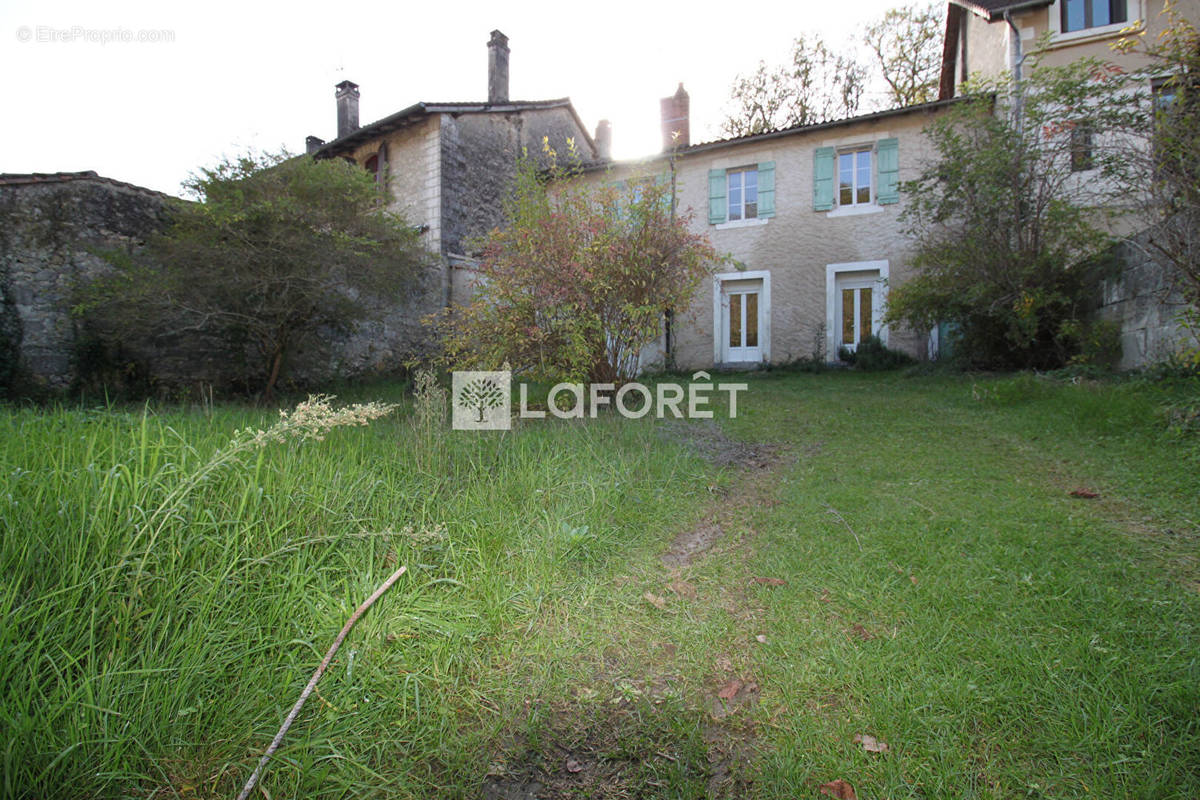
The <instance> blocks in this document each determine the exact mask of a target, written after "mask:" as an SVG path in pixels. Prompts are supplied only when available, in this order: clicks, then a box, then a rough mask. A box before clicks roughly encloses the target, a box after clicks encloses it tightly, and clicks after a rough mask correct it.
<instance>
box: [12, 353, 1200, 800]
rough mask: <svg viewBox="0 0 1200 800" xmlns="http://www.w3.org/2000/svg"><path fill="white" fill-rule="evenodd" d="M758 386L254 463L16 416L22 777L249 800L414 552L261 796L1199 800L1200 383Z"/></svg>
mask: <svg viewBox="0 0 1200 800" xmlns="http://www.w3.org/2000/svg"><path fill="white" fill-rule="evenodd" d="M749 383H750V387H749V390H748V391H746V392H744V393H743V394H741V396H740V397H739V398H738V410H739V412H740V413H739V417H738V418H737V419H735V420H720V421H719V425H718V424H708V423H673V424H662V423H656V422H654V421H652V420H641V421H629V420H623V419H619V418H614V417H612V416H611V415H610V416H607V417H602V418H601V419H598V420H587V421H555V420H551V421H530V422H527V423H525V424H524V425H522V426H521V427H520V428H519V429H518V430H516V431H514V432H512V433H510V434H503V435H501V434H493V433H488V434H483V433H466V432H462V433H454V432H449V431H444V432H441V431H439V432H430V431H428V430H423V429H422V428H421V427H420V426H419V425H416V424H414V420H413V414H412V412H411V409H410V403H409V401H408V400H406V399H404V398H403V397H402V394H401V387H380V388H376V389H372V390H370V391H367V390H363V391H361V392H360V394H361V395H362V397H361V398H357V399H377V398H378V399H383V400H388V399H392V400H395V401H398V402H401V404H402V408H401V409H400V410H399V411H397V412H395V413H393V414H392V415H390V416H389V417H386V418H384V419H383V420H380V421H377V422H374V423H372V424H371V425H369V426H367V427H354V428H344V429H339V430H335V431H332V432H331V433H329V435H328V436H327V437H326V438H325V440H324V441H307V442H300V441H296V440H292V441H288V442H285V443H275V444H269V445H267V446H265V447H263V448H251V447H244V448H243V449H240V450H231V449H230V448H229V447H228V446H227V445H228V443H229V441H230V439H231V437H232V435H233V433H234V431H235V430H236V429H238V428H243V427H246V426H254V427H265V426H266V425H269V424H270V423H271V422H272V417H271V415H269V414H266V413H264V412H262V411H260V410H256V409H250V408H242V407H237V406H226V407H218V408H217V409H215V410H207V411H206V410H203V409H190V410H189V409H161V410H153V411H150V412H148V413H142V411H141V410H134V411H132V412H127V411H113V410H82V409H63V410H49V411H47V410H29V409H20V408H12V407H10V408H7V409H0V530H2V532H3V536H2V539H0V686H2V687H3V692H2V693H0V787H2V788H0V792H2V794H3V796H4V797H6V798H16V797H31V798H33V797H36V798H50V797H136V798H150V797H154V798H171V797H173V798H208V797H232V796H234V795H235V794H236V793H237V791H238V789H240V787H241V785H242V783H243V782H244V781H245V779H246V778H247V777H248V775H249V773H250V771H251V769H252V768H253V765H254V763H255V762H256V761H257V759H258V757H259V756H260V755H261V753H262V751H263V750H264V748H265V747H266V745H267V744H268V742H269V741H270V739H271V737H272V736H273V735H274V733H275V731H276V729H277V728H278V727H279V725H280V723H281V722H282V720H283V717H284V716H285V715H286V714H287V712H288V710H289V709H290V707H291V705H292V703H293V702H294V701H295V699H296V697H297V696H298V694H299V692H300V690H301V688H302V687H303V686H304V684H305V682H306V681H307V680H308V677H309V675H310V673H311V672H312V670H313V669H314V668H315V667H316V665H317V664H318V663H319V662H320V660H321V657H322V656H323V654H324V652H325V649H326V648H327V647H328V646H329V644H330V642H331V641H332V640H333V637H334V636H335V635H336V633H337V631H338V630H339V629H340V628H341V626H342V624H343V623H344V622H345V620H346V618H347V617H348V616H349V615H350V613H351V612H352V611H353V609H354V608H355V607H356V606H357V605H358V603H359V602H361V601H362V600H363V599H364V598H365V597H366V596H367V595H369V594H370V593H371V591H372V590H373V589H374V588H375V587H376V586H377V585H378V584H379V583H380V582H381V581H382V580H383V578H384V577H386V576H387V575H388V574H389V573H391V572H392V571H393V570H394V569H395V568H396V566H397V565H400V564H403V565H407V566H408V568H409V572H408V573H407V574H406V575H405V576H404V577H402V578H401V579H400V581H399V582H398V583H397V584H396V585H395V586H394V587H393V588H392V589H391V590H390V591H389V592H388V593H387V594H386V595H384V596H383V598H382V599H381V600H380V601H379V602H378V604H377V605H376V606H375V607H374V608H373V609H372V610H371V611H370V612H368V614H367V615H366V616H365V617H364V618H363V619H362V621H361V622H359V623H358V625H357V627H356V628H355V629H354V630H353V632H352V633H351V634H350V636H349V638H348V639H347V640H346V642H345V644H344V645H343V646H342V649H341V650H340V651H339V653H338V655H337V657H336V658H335V660H334V662H333V664H332V666H331V667H330V670H329V672H328V673H327V674H326V675H325V677H324V678H323V680H322V682H321V684H320V685H319V690H318V693H316V694H314V695H313V696H312V697H311V698H310V699H309V702H308V704H307V705H306V706H305V709H304V711H303V713H302V714H301V715H300V717H299V719H298V720H297V722H296V723H295V725H294V726H293V727H292V729H291V731H290V733H289V734H288V737H287V738H286V739H285V741H284V744H283V747H282V748H281V749H280V750H279V751H278V752H277V754H276V757H275V758H274V759H273V761H272V762H271V763H270V765H269V767H268V769H267V771H266V773H265V775H264V778H263V781H262V787H263V791H262V792H259V791H258V790H256V796H261V797H264V798H268V800H269V799H270V798H282V797H305V798H310V797H402V798H404V797H411V798H430V797H461V798H488V799H489V800H515V798H535V797H596V798H617V797H673V798H704V797H761V798H808V797H811V798H818V797H823V796H824V795H822V794H821V793H820V791H821V787H822V785H826V784H830V783H831V782H833V781H836V780H841V781H844V782H845V783H846V784H849V785H852V786H853V788H854V791H855V793H856V795H857V797H859V798H908V797H913V798H934V797H946V798H964V797H965V798H976V797H978V798H1011V797H1046V798H1051V797H1053V798H1066V797H1097V798H1113V797H1144V798H1156V799H1157V798H1195V797H1200V563H1198V561H1197V556H1198V555H1200V435H1198V434H1197V433H1196V432H1195V430H1194V429H1193V430H1191V431H1190V432H1188V431H1185V430H1180V428H1179V426H1178V425H1176V426H1173V427H1172V426H1169V425H1168V419H1169V415H1167V414H1166V413H1164V410H1163V409H1164V408H1168V407H1172V406H1174V407H1177V408H1178V407H1180V406H1183V407H1190V408H1192V409H1193V410H1194V409H1195V408H1196V407H1197V404H1198V403H1200V389H1198V388H1197V386H1196V384H1195V383H1192V384H1190V385H1189V384H1174V385H1166V384H1153V383H1148V382H1134V381H1130V382H1121V383H1104V384H1097V383H1089V382H1084V383H1082V384H1079V385H1072V384H1069V383H1064V382H1053V381H1049V380H1047V379H1043V378H1034V377H1031V376H1016V377H944V376H926V377H910V376H905V375H901V374H894V373H893V374H887V375H860V374H851V373H846V374H822V375H797V374H785V373H768V374H765V375H761V376H757V377H754V378H750V379H749ZM1176 418H1179V415H1176ZM1193 425H1194V423H1193ZM1072 493H1074V495H1073V494H1072ZM1077 495H1084V496H1077ZM1091 495H1095V496H1091ZM856 737H857V740H856ZM862 737H867V738H865V739H864V738H862ZM884 745H886V750H885V751H883V752H874V750H884ZM869 748H871V749H869ZM829 791H834V790H833V789H829Z"/></svg>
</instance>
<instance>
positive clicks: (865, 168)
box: [813, 137, 900, 214]
mask: <svg viewBox="0 0 1200 800" xmlns="http://www.w3.org/2000/svg"><path fill="white" fill-rule="evenodd" d="M899 202H900V140H899V139H897V138H894V137H893V138H888V139H880V140H878V141H877V142H875V143H873V144H860V145H856V146H854V147H846V148H842V149H841V150H839V149H837V148H835V147H818V148H816V149H815V150H813V211H831V212H835V214H836V212H838V211H841V210H843V209H848V210H847V211H846V212H845V213H848V214H859V213H871V212H874V211H880V210H882V209H881V208H880V207H881V206H886V205H891V204H893V203H899Z"/></svg>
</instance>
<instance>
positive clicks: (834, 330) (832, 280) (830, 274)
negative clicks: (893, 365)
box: [825, 260, 890, 363]
mask: <svg viewBox="0 0 1200 800" xmlns="http://www.w3.org/2000/svg"><path fill="white" fill-rule="evenodd" d="M872 270H873V271H876V272H878V273H879V277H878V278H877V279H876V281H875V286H874V287H873V289H872V292H871V328H872V329H873V330H875V331H877V333H876V334H875V335H876V336H878V337H879V340H880V341H881V342H883V343H884V344H887V341H888V329H887V326H886V325H884V324H883V321H882V320H883V309H884V307H885V302H886V297H885V292H886V291H887V286H888V276H889V274H890V269H889V267H888V262H887V261H886V260H885V261H846V262H843V263H840V264H826V265H825V360H826V361H828V362H829V363H834V362H836V361H837V360H838V358H837V353H838V348H839V347H840V346H841V344H840V342H841V336H840V335H839V334H840V333H841V331H840V330H839V329H838V327H837V315H838V307H839V305H840V303H841V296H840V294H839V293H838V281H837V278H838V274H839V273H842V272H868V271H872Z"/></svg>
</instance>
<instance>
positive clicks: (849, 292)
mask: <svg viewBox="0 0 1200 800" xmlns="http://www.w3.org/2000/svg"><path fill="white" fill-rule="evenodd" d="M836 303H837V306H836V308H837V331H838V339H837V342H838V346H839V347H844V348H846V349H847V350H849V351H850V352H854V350H855V349H857V348H858V344H859V342H861V341H862V340H863V339H865V338H867V337H868V336H871V335H872V334H874V335H878V334H879V331H878V330H877V327H878V322H877V320H878V309H877V306H878V304H879V286H878V279H871V278H859V279H854V280H839V281H838V296H837V300H836Z"/></svg>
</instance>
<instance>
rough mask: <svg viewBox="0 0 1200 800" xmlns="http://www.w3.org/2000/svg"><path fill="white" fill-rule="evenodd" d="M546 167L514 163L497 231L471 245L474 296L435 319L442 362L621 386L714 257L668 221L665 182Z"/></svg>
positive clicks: (681, 224) (702, 241) (679, 219)
mask: <svg viewBox="0 0 1200 800" xmlns="http://www.w3.org/2000/svg"><path fill="white" fill-rule="evenodd" d="M550 159H551V166H550V169H549V170H548V171H542V170H540V169H539V168H538V167H537V165H536V164H535V163H534V162H532V161H531V160H529V159H526V160H524V161H522V163H521V164H520V165H519V168H518V171H517V179H516V185H515V189H514V192H513V195H512V197H511V199H510V201H509V209H508V218H509V224H508V227H507V228H506V229H504V230H494V231H492V232H491V234H489V235H488V237H487V238H486V240H485V241H484V242H483V243H482V247H481V253H480V257H479V263H478V270H479V276H480V281H479V282H478V285H477V288H476V294H475V296H474V298H473V299H472V301H471V302H470V303H469V304H468V305H466V306H463V307H460V308H457V309H455V310H454V311H453V313H451V314H449V315H448V316H443V317H442V318H441V322H442V324H443V325H444V334H445V336H444V345H445V354H444V357H445V359H446V361H448V362H449V364H450V365H451V366H453V367H455V368H464V369H471V368H479V369H495V368H497V366H498V365H500V364H502V363H504V362H506V361H507V362H508V363H509V364H510V366H511V367H512V369H513V370H515V371H518V372H521V373H523V374H525V375H526V376H528V377H530V378H533V379H535V380H552V381H556V380H572V381H581V380H591V381H595V382H622V381H627V380H629V379H631V378H633V377H634V376H635V375H636V374H637V371H638V368H639V357H640V354H641V352H642V350H643V349H644V348H645V347H646V346H647V345H648V344H650V343H651V342H653V341H654V340H655V339H657V338H658V337H659V335H660V334H661V332H662V324H663V315H664V313H666V312H668V311H670V310H674V309H683V308H687V306H688V305H689V304H690V303H691V301H692V299H693V297H694V295H695V292H696V290H697V288H698V287H699V285H700V282H701V281H702V280H703V279H704V277H705V276H707V275H709V274H710V273H711V271H712V267H713V266H714V264H715V263H716V262H717V261H718V259H717V255H716V252H715V251H714V250H713V248H712V247H711V245H709V243H708V241H707V239H706V238H704V237H703V236H700V235H698V234H694V233H692V232H691V231H690V230H689V227H688V225H689V222H690V214H684V215H677V214H676V213H675V209H674V208H673V202H672V201H673V197H672V194H671V184H670V182H669V181H667V180H662V179H656V178H655V177H653V176H651V177H649V178H647V179H644V180H633V181H630V182H628V183H627V185H626V186H624V187H621V188H619V187H617V186H614V185H610V184H609V183H608V182H605V181H603V180H596V179H595V178H594V177H593V178H592V179H590V180H589V179H588V177H587V176H581V175H578V174H572V171H571V170H570V169H566V168H562V167H560V166H558V165H557V163H556V161H555V159H554V154H553V153H550Z"/></svg>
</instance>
